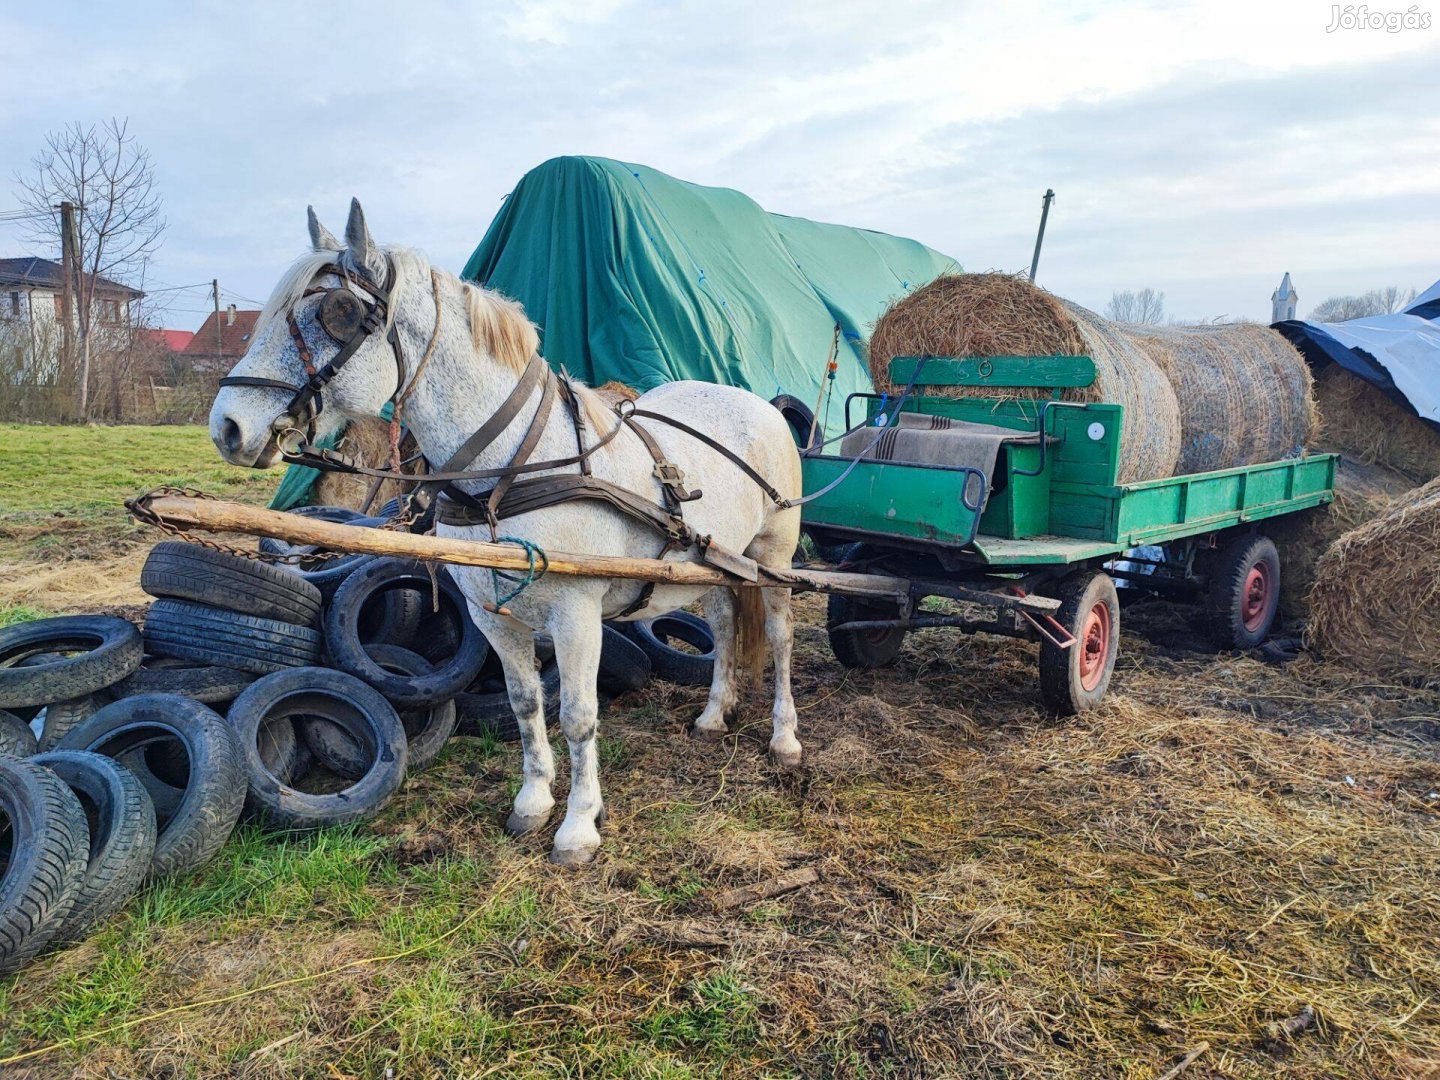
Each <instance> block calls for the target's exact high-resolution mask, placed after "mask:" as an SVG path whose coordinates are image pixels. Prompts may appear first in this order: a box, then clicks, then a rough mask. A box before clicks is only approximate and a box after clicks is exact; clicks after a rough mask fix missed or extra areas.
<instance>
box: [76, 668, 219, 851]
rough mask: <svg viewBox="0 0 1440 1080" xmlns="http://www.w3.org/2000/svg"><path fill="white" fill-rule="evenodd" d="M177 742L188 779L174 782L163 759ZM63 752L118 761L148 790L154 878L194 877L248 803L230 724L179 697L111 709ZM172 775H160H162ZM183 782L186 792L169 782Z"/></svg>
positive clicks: (145, 697) (148, 698) (143, 698)
mask: <svg viewBox="0 0 1440 1080" xmlns="http://www.w3.org/2000/svg"><path fill="white" fill-rule="evenodd" d="M176 743H178V744H179V745H180V747H181V748H183V749H184V752H185V761H184V764H183V768H184V770H185V776H184V777H183V778H178V777H175V776H171V775H168V769H169V768H171V767H173V759H170V760H169V761H167V764H166V765H164V766H162V765H161V764H160V762H161V760H164V759H162V757H161V753H162V752H163V751H164V750H165V749H167V748H169V747H171V746H173V745H174V744H176ZM59 748H60V749H61V750H86V751H89V752H91V753H96V754H104V755H105V756H106V757H111V758H115V759H116V760H117V761H119V762H120V764H122V765H124V766H125V767H126V768H128V769H130V770H131V771H132V772H134V773H135V775H136V776H137V777H138V778H139V780H140V782H141V783H142V784H143V785H144V786H145V790H146V792H147V793H148V794H149V795H150V798H151V801H152V802H153V803H154V806H155V816H156V827H157V836H156V841H155V853H154V856H153V857H152V858H151V861H150V873H149V876H150V877H152V878H159V877H166V876H168V875H172V874H183V873H188V872H189V871H191V870H195V869H198V868H199V867H201V866H203V865H204V864H205V863H207V862H209V861H210V859H212V858H213V857H214V856H215V854H216V853H217V852H218V851H219V850H220V848H221V847H223V846H224V844H225V841H226V840H228V839H229V838H230V833H231V832H232V831H234V828H235V823H236V822H237V821H238V820H239V818H240V810H241V807H242V806H243V805H244V802H245V772H244V765H243V764H242V758H241V754H240V747H239V745H238V744H237V742H236V739H235V735H234V733H233V732H232V731H231V729H230V725H229V724H227V723H226V722H225V719H224V718H223V717H221V716H220V715H219V714H217V713H216V712H214V711H213V710H212V709H210V708H208V707H207V706H205V705H201V704H200V703H199V702H198V701H193V700H191V699H190V698H187V697H181V696H179V695H178V694H141V695H139V696H137V697H130V698H122V699H121V700H119V701H117V702H115V703H114V704H113V705H107V706H105V708H103V709H101V710H100V711H99V712H97V713H96V714H95V715H94V716H92V717H90V719H88V720H86V721H85V722H84V723H82V724H81V725H80V726H79V727H77V728H76V729H75V730H74V731H72V732H70V734H68V735H66V736H65V738H64V739H63V740H62V741H61V743H60V747H59ZM157 768H159V769H160V770H161V772H167V775H166V776H163V777H162V776H161V775H159V774H157V772H156V769H157ZM176 779H180V780H181V783H183V787H182V786H179V785H177V784H175V783H172V782H170V781H172V780H176Z"/></svg>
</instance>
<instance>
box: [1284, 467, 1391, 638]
mask: <svg viewBox="0 0 1440 1080" xmlns="http://www.w3.org/2000/svg"><path fill="white" fill-rule="evenodd" d="M1414 487H1415V485H1414V484H1412V483H1411V482H1410V480H1409V478H1408V477H1406V476H1404V475H1403V474H1402V473H1398V472H1396V471H1395V470H1393V469H1387V468H1385V467H1384V466H1383V465H1367V464H1365V463H1364V462H1362V461H1356V460H1355V459H1354V458H1349V457H1342V458H1341V460H1340V468H1339V471H1338V472H1337V473H1336V475H1335V501H1334V502H1332V503H1331V504H1330V505H1329V506H1317V507H1315V508H1314V509H1313V510H1302V511H1301V512H1300V513H1297V514H1286V515H1285V516H1284V517H1280V518H1275V519H1274V520H1272V521H1270V522H1269V523H1268V524H1267V525H1266V529H1265V532H1266V534H1267V535H1269V537H1270V539H1272V540H1274V541H1275V547H1276V550H1278V551H1279V553H1280V615H1281V618H1284V619H1298V618H1303V617H1305V616H1306V615H1308V614H1309V612H1310V601H1309V593H1310V589H1311V587H1312V586H1313V585H1314V584H1315V565H1316V563H1317V562H1318V561H1319V559H1320V556H1321V555H1323V554H1325V551H1326V549H1328V548H1329V547H1330V545H1331V544H1333V543H1334V542H1335V541H1336V540H1338V539H1340V537H1342V536H1343V535H1345V534H1346V533H1347V532H1349V531H1350V530H1352V529H1356V528H1358V527H1360V526H1361V525H1363V524H1365V523H1366V522H1367V521H1372V520H1374V519H1375V518H1377V517H1379V516H1380V515H1381V514H1383V513H1384V512H1385V511H1386V510H1388V509H1390V507H1391V506H1393V505H1394V503H1395V500H1396V499H1399V498H1401V497H1403V496H1405V495H1406V494H1407V493H1408V492H1410V491H1412V490H1414Z"/></svg>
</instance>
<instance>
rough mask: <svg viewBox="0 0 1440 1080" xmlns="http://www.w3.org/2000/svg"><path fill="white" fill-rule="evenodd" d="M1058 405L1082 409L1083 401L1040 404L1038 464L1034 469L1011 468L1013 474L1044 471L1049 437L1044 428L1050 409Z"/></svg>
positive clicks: (1021, 474)
mask: <svg viewBox="0 0 1440 1080" xmlns="http://www.w3.org/2000/svg"><path fill="white" fill-rule="evenodd" d="M1055 406H1059V407H1061V408H1065V409H1083V408H1085V403H1084V402H1081V401H1054V400H1050V401H1046V402H1045V403H1043V404H1042V405H1041V406H1040V415H1039V417H1038V418H1037V420H1036V428H1037V434H1039V436H1040V464H1039V465H1038V466H1036V467H1035V468H1034V469H1011V470H1010V472H1011V475H1013V476H1039V475H1040V474H1041V473H1043V472H1044V471H1045V458H1046V456H1047V450H1048V449H1049V446H1050V437H1049V435H1048V434H1046V429H1047V428H1048V427H1049V426H1050V425H1049V424H1048V423H1046V421H1047V420H1048V419H1049V418H1050V410H1051V409H1052V408H1053V407H1055Z"/></svg>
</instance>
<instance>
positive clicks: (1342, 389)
mask: <svg viewBox="0 0 1440 1080" xmlns="http://www.w3.org/2000/svg"><path fill="white" fill-rule="evenodd" d="M1315 398H1316V401H1317V402H1318V403H1319V406H1320V421H1321V425H1320V431H1319V434H1318V436H1317V442H1318V443H1319V444H1320V445H1321V446H1328V447H1335V448H1336V449H1338V450H1342V451H1344V452H1346V453H1348V454H1350V455H1353V456H1354V457H1355V458H1357V459H1359V460H1360V461H1364V462H1367V463H1368V462H1378V463H1379V464H1381V465H1385V466H1387V467H1388V468H1391V469H1398V470H1399V471H1400V472H1402V473H1405V474H1406V475H1407V476H1409V477H1410V478H1411V479H1412V480H1414V481H1415V482H1416V483H1420V484H1423V483H1425V482H1427V481H1429V480H1433V479H1434V478H1435V477H1437V476H1440V432H1437V431H1436V430H1435V429H1434V428H1432V427H1431V426H1430V425H1429V424H1427V423H1425V421H1423V420H1421V419H1420V418H1419V417H1418V416H1416V415H1415V414H1414V413H1413V412H1411V411H1410V410H1408V409H1406V408H1405V407H1403V406H1402V405H1400V404H1398V403H1397V402H1394V401H1392V400H1390V398H1388V397H1386V396H1385V394H1384V392H1383V391H1381V390H1378V389H1377V388H1375V387H1374V386H1372V385H1371V384H1370V383H1368V382H1366V381H1365V380H1364V379H1362V378H1360V377H1359V376H1358V375H1352V374H1351V373H1350V372H1348V371H1346V370H1345V369H1344V368H1342V367H1341V366H1340V365H1339V364H1330V365H1329V366H1328V367H1326V368H1325V369H1324V370H1323V371H1322V372H1321V373H1320V374H1319V375H1318V376H1317V377H1316V379H1315Z"/></svg>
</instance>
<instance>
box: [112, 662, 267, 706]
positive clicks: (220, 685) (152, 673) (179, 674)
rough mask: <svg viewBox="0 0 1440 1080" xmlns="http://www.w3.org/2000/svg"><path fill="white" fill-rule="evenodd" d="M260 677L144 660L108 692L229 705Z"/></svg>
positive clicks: (199, 665) (235, 670)
mask: <svg viewBox="0 0 1440 1080" xmlns="http://www.w3.org/2000/svg"><path fill="white" fill-rule="evenodd" d="M258 678H259V676H258V675H256V674H254V673H253V672H249V671H241V670H240V669H239V668H233V667H218V666H216V665H215V664H202V663H199V662H198V661H194V660H181V659H178V658H176V657H170V656H147V657H146V658H145V660H144V662H143V663H141V665H140V670H139V671H136V672H135V673H134V674H133V675H127V676H126V677H125V678H123V679H121V680H120V681H119V682H118V683H116V684H115V685H114V686H113V687H112V688H111V693H113V694H114V695H115V696H116V697H117V698H122V697H134V696H135V695H136V694H179V695H180V696H181V697H188V698H193V699H194V700H196V701H198V702H200V703H201V704H202V705H215V704H218V703H219V702H222V701H231V700H233V699H234V698H236V697H238V696H239V695H240V691H242V690H244V689H245V688H246V687H247V686H249V685H250V684H251V683H252V682H254V681H255V680H256V679H258Z"/></svg>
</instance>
